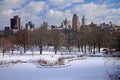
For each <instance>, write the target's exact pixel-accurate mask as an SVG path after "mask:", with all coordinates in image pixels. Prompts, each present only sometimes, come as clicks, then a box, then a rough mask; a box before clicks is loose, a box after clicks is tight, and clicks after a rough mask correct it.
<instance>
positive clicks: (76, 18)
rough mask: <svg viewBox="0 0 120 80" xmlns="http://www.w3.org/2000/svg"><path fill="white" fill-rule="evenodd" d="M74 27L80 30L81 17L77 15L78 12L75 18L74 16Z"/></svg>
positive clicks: (75, 29)
mask: <svg viewBox="0 0 120 80" xmlns="http://www.w3.org/2000/svg"><path fill="white" fill-rule="evenodd" d="M72 29H73V30H74V31H80V21H79V17H78V16H77V14H74V15H73V18H72Z"/></svg>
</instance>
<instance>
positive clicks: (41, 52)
mask: <svg viewBox="0 0 120 80" xmlns="http://www.w3.org/2000/svg"><path fill="white" fill-rule="evenodd" d="M39 48H40V55H41V54H42V46H40V47H39Z"/></svg>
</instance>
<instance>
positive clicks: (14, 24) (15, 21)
mask: <svg viewBox="0 0 120 80" xmlns="http://www.w3.org/2000/svg"><path fill="white" fill-rule="evenodd" d="M10 24H11V25H10V26H11V29H20V17H19V16H14V17H13V18H11V19H10Z"/></svg>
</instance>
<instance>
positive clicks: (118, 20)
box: [0, 0, 120, 29]
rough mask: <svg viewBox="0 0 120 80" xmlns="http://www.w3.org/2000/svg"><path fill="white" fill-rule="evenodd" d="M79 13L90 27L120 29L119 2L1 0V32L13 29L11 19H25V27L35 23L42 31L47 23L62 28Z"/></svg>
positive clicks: (99, 0) (101, 0)
mask: <svg viewBox="0 0 120 80" xmlns="http://www.w3.org/2000/svg"><path fill="white" fill-rule="evenodd" d="M74 13H76V14H77V15H78V16H79V18H80V23H81V18H82V16H83V15H84V16H85V17H86V18H87V24H89V23H91V22H94V23H96V24H100V23H103V22H105V23H109V21H111V22H112V23H113V24H116V25H120V16H119V15H120V1H119V0H0V18H1V19H0V28H1V29H3V28H4V27H5V26H10V18H12V17H13V16H15V15H18V16H20V17H21V25H23V26H24V25H25V24H26V23H27V22H28V21H32V22H33V23H34V24H35V27H40V25H41V24H42V22H43V21H46V22H48V23H49V24H50V25H60V24H61V22H62V21H63V20H64V19H65V18H68V19H70V20H71V19H72V16H73V14H74Z"/></svg>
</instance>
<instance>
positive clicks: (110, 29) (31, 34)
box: [0, 14, 120, 54]
mask: <svg viewBox="0 0 120 80" xmlns="http://www.w3.org/2000/svg"><path fill="white" fill-rule="evenodd" d="M71 23H72V24H71ZM4 40H6V41H7V43H5V42H4V44H3V41H4ZM4 45H6V47H7V46H8V48H10V49H7V50H12V51H13V50H14V45H16V46H18V47H19V46H22V47H23V48H24V52H26V51H27V50H28V49H29V48H30V49H31V48H32V47H34V46H38V47H39V48H40V54H42V48H43V46H54V51H55V54H57V50H59V49H60V48H61V47H62V46H64V47H66V49H68V51H69V52H71V50H72V49H71V47H76V48H78V51H81V52H84V53H86V52H87V51H89V53H93V54H95V52H96V50H97V51H98V52H100V49H101V48H103V47H104V48H109V49H110V52H111V53H112V50H113V49H115V50H116V51H120V26H117V25H114V24H113V23H112V22H109V23H108V24H106V23H101V24H100V25H98V24H95V23H94V22H91V24H88V25H87V19H86V17H85V16H83V17H82V24H81V23H80V20H79V16H78V15H77V14H74V15H73V17H72V22H71V21H70V20H69V19H67V18H65V20H63V21H62V22H61V25H60V26H56V25H49V23H48V22H46V21H44V22H43V23H42V24H41V25H40V27H39V28H35V25H34V23H33V22H32V21H29V22H27V23H26V24H25V27H24V26H21V19H20V17H19V16H14V17H13V18H11V19H10V27H5V30H4V31H1V32H0V48H1V49H3V53H4V52H5V50H6V49H4V48H5V47H4Z"/></svg>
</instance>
